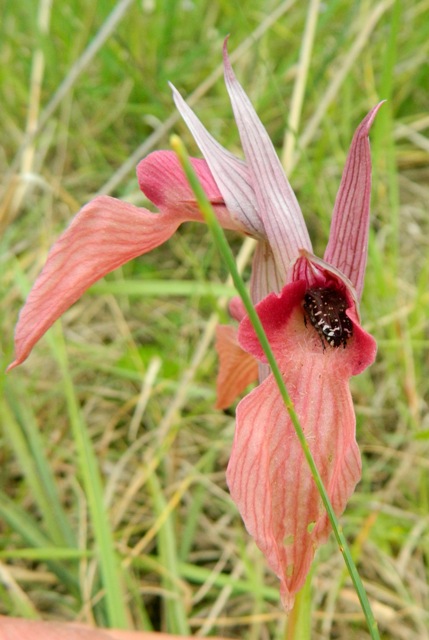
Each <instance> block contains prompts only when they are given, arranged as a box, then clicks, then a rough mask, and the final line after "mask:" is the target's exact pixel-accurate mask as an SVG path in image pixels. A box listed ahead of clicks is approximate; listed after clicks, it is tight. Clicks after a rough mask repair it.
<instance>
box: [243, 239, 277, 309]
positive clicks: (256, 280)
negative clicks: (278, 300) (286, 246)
mask: <svg viewBox="0 0 429 640" xmlns="http://www.w3.org/2000/svg"><path fill="white" fill-rule="evenodd" d="M284 284H285V281H284V279H283V278H282V276H281V274H280V272H279V270H278V269H277V267H276V263H275V260H274V256H273V253H272V251H271V247H270V246H269V244H268V242H266V241H262V240H261V241H260V242H258V244H257V245H256V249H255V253H254V254H253V262H252V273H251V278H250V293H251V297H252V302H253V304H257V303H258V302H260V301H261V300H263V298H265V296H267V295H268V294H269V293H270V292H275V293H278V292H279V291H280V290H281V289H282V288H283V286H284Z"/></svg>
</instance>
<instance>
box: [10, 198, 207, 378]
mask: <svg viewBox="0 0 429 640" xmlns="http://www.w3.org/2000/svg"><path fill="white" fill-rule="evenodd" d="M190 218H194V219H198V214H195V215H192V212H190V211H189V210H187V209H186V208H185V212H184V213H183V214H182V215H181V216H180V215H178V212H177V211H168V210H166V211H164V212H162V213H152V212H150V211H148V210H147V209H141V208H138V207H135V206H134V205H132V204H128V203H126V202H122V201H121V200H117V199H116V198H111V197H108V196H100V197H97V198H95V199H94V200H92V201H91V202H89V203H88V204H87V205H85V206H84V207H83V208H82V209H81V210H80V212H79V213H78V214H77V215H76V216H75V218H74V219H73V220H72V222H71V224H70V226H69V227H68V228H67V229H66V230H65V231H64V232H63V233H62V235H61V236H60V237H59V238H58V240H57V241H56V242H55V244H54V245H53V246H52V248H51V250H50V252H49V254H48V257H47V261H46V264H45V266H44V268H43V270H42V272H41V273H40V275H39V277H38V278H37V280H36V282H35V284H34V286H33V288H32V290H31V292H30V294H29V296H28V298H27V300H26V302H25V305H24V307H23V308H22V309H21V312H20V315H19V319H18V324H17V326H16V330H15V360H14V361H13V362H12V364H10V365H9V367H8V369H12V368H13V367H16V366H17V365H18V364H21V363H22V362H23V361H24V360H25V359H26V358H27V357H28V355H29V353H30V351H31V349H32V348H33V347H34V345H35V344H36V342H37V341H38V340H39V339H40V338H41V337H42V336H43V334H44V333H45V332H46V331H47V330H48V329H49V327H50V326H51V325H52V324H53V323H54V322H55V320H57V319H58V318H59V317H60V316H61V315H62V314H63V313H64V311H66V309H68V308H69V307H70V306H71V305H72V304H73V303H74V302H76V300H78V298H80V296H81V295H82V294H83V293H84V291H86V290H87V289H88V287H90V286H91V285H92V284H93V283H94V282H96V281H97V280H99V279H100V278H102V277H103V276H105V275H106V274H107V273H109V272H110V271H113V270H114V269H116V268H117V267H119V266H121V265H123V264H125V263H126V262H128V261H129V260H132V259H133V258H135V257H136V256H139V255H141V254H143V253H147V252H148V251H151V250H152V249H154V248H155V247H157V246H159V245H160V244H162V243H163V242H165V241H166V240H168V239H169V238H170V237H171V236H172V235H173V233H174V232H175V231H176V229H177V227H178V226H179V225H180V223H181V222H184V221H185V220H188V219H190Z"/></svg>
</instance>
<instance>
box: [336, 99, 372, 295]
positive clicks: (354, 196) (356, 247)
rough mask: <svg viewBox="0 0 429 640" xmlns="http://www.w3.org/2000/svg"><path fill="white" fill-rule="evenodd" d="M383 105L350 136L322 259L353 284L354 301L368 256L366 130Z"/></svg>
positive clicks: (367, 149)
mask: <svg viewBox="0 0 429 640" xmlns="http://www.w3.org/2000/svg"><path fill="white" fill-rule="evenodd" d="M382 104H383V103H382V102H380V103H379V104H378V105H377V106H376V107H374V108H373V109H371V111H370V112H369V113H368V115H367V116H366V117H365V118H364V120H363V121H362V122H361V123H360V125H359V126H358V128H357V129H356V132H355V134H354V136H353V140H352V143H351V146H350V149H349V153H348V156H347V160H346V165H345V167H344V171H343V176H342V179H341V184H340V188H339V190H338V194H337V198H336V200H335V206H334V212H333V215H332V222H331V231H330V234H329V242H328V246H327V247H326V251H325V255H324V259H325V260H326V262H330V263H331V264H332V265H333V266H334V267H337V269H339V270H340V271H341V272H342V273H343V274H344V275H345V276H347V277H348V278H349V279H350V280H351V282H352V283H353V285H354V287H355V289H356V291H357V294H358V299H359V300H360V298H361V296H362V291H363V281H364V276H365V267H366V259H367V254H368V230H369V208H370V198H371V154H370V146H369V140H368V135H369V130H370V128H371V125H372V123H373V122H374V119H375V116H376V115H377V112H378V110H379V108H380V107H381V105H382Z"/></svg>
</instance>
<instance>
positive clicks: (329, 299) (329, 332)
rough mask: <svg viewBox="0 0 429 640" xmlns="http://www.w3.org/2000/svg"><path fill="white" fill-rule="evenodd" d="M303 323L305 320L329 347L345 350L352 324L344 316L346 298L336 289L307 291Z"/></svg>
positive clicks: (351, 332)
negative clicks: (340, 347)
mask: <svg viewBox="0 0 429 640" xmlns="http://www.w3.org/2000/svg"><path fill="white" fill-rule="evenodd" d="M302 306H303V308H304V323H305V326H307V319H308V320H309V321H310V323H311V324H312V325H313V327H314V328H315V329H316V331H317V333H318V334H319V336H320V339H321V340H322V345H323V349H325V342H326V343H327V344H328V345H329V346H330V347H339V346H341V345H343V347H344V348H345V346H346V344H347V340H348V339H349V338H350V337H351V336H352V335H353V323H352V321H351V320H350V318H349V317H348V316H347V314H346V309H347V301H346V297H345V296H344V295H343V294H342V293H341V292H340V291H338V290H337V289H331V288H329V287H312V288H310V289H307V291H306V292H305V295H304V301H303V305H302Z"/></svg>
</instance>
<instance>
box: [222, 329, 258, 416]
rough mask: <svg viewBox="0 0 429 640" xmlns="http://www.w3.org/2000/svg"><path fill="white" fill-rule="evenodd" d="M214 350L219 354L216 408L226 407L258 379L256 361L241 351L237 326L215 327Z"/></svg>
mask: <svg viewBox="0 0 429 640" xmlns="http://www.w3.org/2000/svg"><path fill="white" fill-rule="evenodd" d="M216 351H217V353H218V356H219V373H218V377H217V382H216V387H217V402H216V408H217V409H226V408H227V407H229V406H230V405H231V404H232V403H233V402H234V400H235V399H236V398H237V397H238V396H239V395H240V394H241V393H242V392H243V391H244V390H245V389H246V387H247V386H248V385H249V384H251V383H252V382H256V380H257V379H258V363H257V361H256V359H255V358H254V357H253V356H252V355H251V354H250V353H246V351H243V349H242V348H241V347H240V345H239V344H238V341H237V328H236V327H232V326H230V325H223V324H221V325H218V326H217V327H216Z"/></svg>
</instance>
